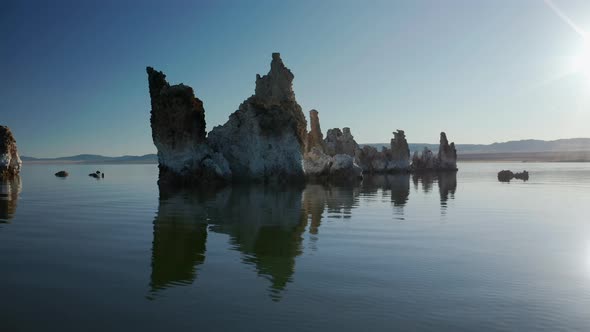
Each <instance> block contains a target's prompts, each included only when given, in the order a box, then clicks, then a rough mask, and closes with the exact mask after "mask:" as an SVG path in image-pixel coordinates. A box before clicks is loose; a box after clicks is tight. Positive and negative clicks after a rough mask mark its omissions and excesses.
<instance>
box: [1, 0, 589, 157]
mask: <svg viewBox="0 0 590 332" xmlns="http://www.w3.org/2000/svg"><path fill="white" fill-rule="evenodd" d="M584 31H590V1H587V0H581V1H570V0H553V2H552V3H548V2H545V1H543V0H489V1H485V0H478V1H472V0H463V1H458V0H446V1H438V0H430V1H417V0H407V1H392V0H390V1H370V0H369V1H361V0H358V1H343V0H334V1H318V0H310V1H303V0H297V1H245V0H244V1H178V2H175V1H153V2H151V1H104V0H103V1H71V2H70V1H68V2H65V1H57V0H56V1H39V2H35V1H17V0H4V1H2V5H1V9H0V70H1V75H2V79H1V80H0V124H4V125H8V126H9V127H11V128H12V130H13V132H14V134H15V135H16V139H17V144H18V146H19V150H20V152H21V154H22V155H28V156H37V157H53V156H66V155H72V154H78V153H96V154H104V155H123V154H133V155H138V154H146V153H152V152H155V147H154V146H153V143H152V140H151V129H150V126H149V111H150V101H149V95H148V86H147V75H146V73H145V67H146V66H153V67H155V68H156V69H158V70H162V71H164V73H165V74H166V75H167V78H168V80H169V82H170V83H172V84H176V83H181V82H182V83H185V84H188V85H190V86H192V87H193V88H194V89H195V92H196V94H197V96H198V97H199V98H200V99H202V100H203V102H204V105H205V111H206V120H207V129H208V130H211V128H212V127H213V126H215V125H219V124H222V123H224V122H225V121H226V120H227V118H228V116H229V114H230V113H231V112H233V111H235V110H236V109H237V107H238V105H239V104H240V103H241V102H242V101H243V100H244V99H246V98H247V97H249V96H250V95H252V94H253V92H254V80H255V76H256V74H257V73H260V74H265V73H266V72H267V71H268V69H269V63H270V59H271V53H272V52H280V53H281V55H282V58H283V61H284V62H285V64H286V65H287V67H289V68H290V69H291V70H292V71H293V73H294V74H295V81H294V87H295V94H296V96H297V100H298V101H299V103H300V104H301V106H302V107H303V109H304V112H305V113H306V116H307V115H308V111H309V110H310V109H312V108H315V109H317V110H318V111H319V112H320V122H321V125H322V129H323V131H324V133H325V132H326V130H327V129H328V128H333V127H346V126H348V127H351V128H352V133H353V135H354V136H355V138H356V140H357V142H360V143H371V142H388V141H389V139H390V138H391V132H392V131H393V130H395V129H404V130H405V131H406V135H407V137H408V140H409V141H410V142H426V143H429V142H437V141H438V134H439V132H440V131H443V130H444V131H446V132H447V134H448V136H449V139H451V140H453V141H455V142H457V143H493V142H496V141H506V140H514V139H525V138H538V139H557V138H571V137H590V49H588V50H586V49H585V47H586V46H588V45H587V44H588V43H587V42H585V38H584V37H583V35H584ZM585 52H586V53H585Z"/></svg>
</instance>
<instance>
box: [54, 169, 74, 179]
mask: <svg viewBox="0 0 590 332" xmlns="http://www.w3.org/2000/svg"><path fill="white" fill-rule="evenodd" d="M68 175H70V174H69V173H68V172H66V171H59V172H57V173H55V176H57V177H59V178H65V177H67V176H68Z"/></svg>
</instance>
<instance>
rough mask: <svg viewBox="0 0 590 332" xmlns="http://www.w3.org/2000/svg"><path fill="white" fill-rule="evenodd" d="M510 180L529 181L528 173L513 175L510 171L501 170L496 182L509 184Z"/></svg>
mask: <svg viewBox="0 0 590 332" xmlns="http://www.w3.org/2000/svg"><path fill="white" fill-rule="evenodd" d="M512 179H519V180H523V181H528V179H529V172H527V171H522V172H520V173H518V172H517V173H513V172H512V171H510V170H502V171H500V172H498V181H500V182H510V180H512Z"/></svg>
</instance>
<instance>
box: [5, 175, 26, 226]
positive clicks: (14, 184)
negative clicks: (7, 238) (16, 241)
mask: <svg viewBox="0 0 590 332" xmlns="http://www.w3.org/2000/svg"><path fill="white" fill-rule="evenodd" d="M21 189H22V184H21V178H20V176H17V177H15V178H14V179H10V180H0V223H8V222H9V220H10V219H12V218H13V217H14V214H15V213H16V204H17V201H18V195H19V194H20V192H21Z"/></svg>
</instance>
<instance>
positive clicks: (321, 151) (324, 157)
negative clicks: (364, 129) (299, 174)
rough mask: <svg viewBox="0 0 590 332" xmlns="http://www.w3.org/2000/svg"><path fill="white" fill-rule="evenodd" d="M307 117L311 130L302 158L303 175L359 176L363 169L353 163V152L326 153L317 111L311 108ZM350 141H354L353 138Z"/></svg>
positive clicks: (356, 177)
mask: <svg viewBox="0 0 590 332" xmlns="http://www.w3.org/2000/svg"><path fill="white" fill-rule="evenodd" d="M309 117H310V122H311V131H310V132H309V134H308V136H307V145H306V147H305V150H306V153H305V156H304V160H303V169H304V170H305V175H306V176H308V177H313V178H317V177H328V178H331V179H337V180H352V179H358V178H361V177H362V173H363V170H362V168H361V167H360V166H358V165H357V164H356V163H355V161H354V157H353V155H354V154H353V155H349V154H334V155H328V154H326V144H325V141H324V140H323V135H322V130H321V128H320V119H319V116H318V111H316V110H311V111H310V112H309ZM346 129H348V128H346ZM332 131H333V129H332ZM328 132H330V131H328ZM348 134H349V136H350V137H352V135H350V131H348ZM352 141H353V142H354V139H353V140H352ZM354 144H356V142H354ZM339 147H341V146H339Z"/></svg>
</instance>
